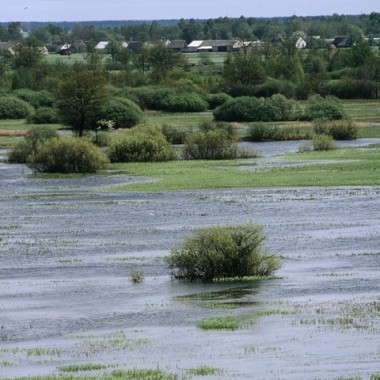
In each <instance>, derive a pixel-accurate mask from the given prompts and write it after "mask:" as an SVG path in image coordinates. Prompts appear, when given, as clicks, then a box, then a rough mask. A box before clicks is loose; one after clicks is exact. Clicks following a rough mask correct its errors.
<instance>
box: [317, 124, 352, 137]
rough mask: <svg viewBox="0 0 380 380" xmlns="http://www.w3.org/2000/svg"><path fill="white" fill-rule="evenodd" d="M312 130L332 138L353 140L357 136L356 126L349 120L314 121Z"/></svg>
mask: <svg viewBox="0 0 380 380" xmlns="http://www.w3.org/2000/svg"><path fill="white" fill-rule="evenodd" d="M314 132H315V133H317V134H323V135H329V136H331V137H332V138H333V139H334V140H354V139H357V138H358V128H357V127H356V126H355V125H354V123H353V122H352V121H351V120H335V121H316V122H315V123H314Z"/></svg>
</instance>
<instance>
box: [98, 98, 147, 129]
mask: <svg viewBox="0 0 380 380" xmlns="http://www.w3.org/2000/svg"><path fill="white" fill-rule="evenodd" d="M100 118H101V119H105V120H111V121H113V122H114V128H131V127H133V126H135V125H136V124H139V123H140V122H141V121H142V120H143V112H142V111H141V108H140V107H139V106H138V105H137V104H136V103H135V102H133V101H132V100H129V99H124V98H114V99H113V100H112V101H111V102H110V103H109V104H108V105H107V106H106V108H105V109H104V111H103V112H102V114H101V115H100Z"/></svg>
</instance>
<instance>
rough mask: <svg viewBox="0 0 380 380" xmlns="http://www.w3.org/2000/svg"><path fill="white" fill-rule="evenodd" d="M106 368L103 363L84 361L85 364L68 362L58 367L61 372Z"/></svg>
mask: <svg viewBox="0 0 380 380" xmlns="http://www.w3.org/2000/svg"><path fill="white" fill-rule="evenodd" d="M105 368H107V366H106V365H104V364H95V363H85V364H70V365H63V366H60V367H58V369H59V370H60V371H61V372H81V371H98V370H100V369H105Z"/></svg>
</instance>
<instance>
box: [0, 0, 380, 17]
mask: <svg viewBox="0 0 380 380" xmlns="http://www.w3.org/2000/svg"><path fill="white" fill-rule="evenodd" d="M371 12H380V0H0V22H4V21H91V20H158V19H180V18H185V19H187V18H199V19H208V18H217V17H224V16H227V17H240V16H242V15H243V16H245V17H275V16H292V15H297V16H315V15H332V14H333V13H337V14H344V15H358V14H369V13H371Z"/></svg>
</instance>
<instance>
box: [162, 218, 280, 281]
mask: <svg viewBox="0 0 380 380" xmlns="http://www.w3.org/2000/svg"><path fill="white" fill-rule="evenodd" d="M265 239H266V236H265V234H264V233H263V227H262V226H259V225H256V224H253V223H248V224H243V225H237V226H233V227H229V226H227V227H222V226H218V227H206V228H203V229H200V230H199V231H197V232H196V233H195V234H194V235H193V236H191V237H187V238H185V240H184V242H183V243H182V244H180V245H179V246H177V247H174V248H172V249H171V253H170V256H168V257H167V258H166V262H167V264H168V267H169V270H170V272H171V275H172V276H173V277H174V278H177V279H186V280H196V279H202V280H213V279H217V278H226V277H244V276H270V275H272V274H273V273H274V272H275V271H276V270H277V269H279V268H280V266H281V263H280V261H279V259H278V258H277V257H275V256H273V255H271V254H269V253H268V252H267V250H266V249H264V248H263V242H264V241H265Z"/></svg>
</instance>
